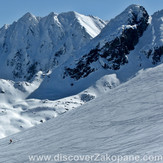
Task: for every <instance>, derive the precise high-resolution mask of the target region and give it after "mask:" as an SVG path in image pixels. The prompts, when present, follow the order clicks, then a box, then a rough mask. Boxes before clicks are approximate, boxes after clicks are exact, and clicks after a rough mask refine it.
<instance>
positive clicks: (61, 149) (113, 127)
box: [0, 64, 163, 163]
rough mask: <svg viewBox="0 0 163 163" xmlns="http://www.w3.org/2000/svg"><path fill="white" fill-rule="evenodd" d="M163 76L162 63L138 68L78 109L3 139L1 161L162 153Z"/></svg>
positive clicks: (19, 161) (1, 142)
mask: <svg viewBox="0 0 163 163" xmlns="http://www.w3.org/2000/svg"><path fill="white" fill-rule="evenodd" d="M162 74H163V64H161V65H160V66H158V67H155V68H151V69H148V70H145V71H144V70H141V71H140V72H139V73H138V75H137V76H136V77H135V78H133V79H131V80H130V81H128V82H126V83H125V84H122V85H120V86H118V87H116V88H115V89H112V91H110V92H109V93H108V94H106V95H104V96H102V97H99V98H97V99H96V100H93V101H92V102H90V103H88V104H86V105H83V106H82V107H80V108H78V109H76V110H73V111H70V112H69V113H67V114H65V115H62V116H60V117H58V118H55V119H53V120H51V121H49V122H47V123H44V124H42V125H39V126H36V127H34V128H31V129H29V130H25V131H23V132H21V133H18V134H16V135H12V136H11V137H7V138H5V139H1V140H0V147H1V148H0V162H5V163H11V162H13V163H22V162H24V163H27V162H29V158H28V156H29V155H35V156H36V158H35V159H37V155H52V156H51V158H50V160H49V161H52V162H53V161H54V160H52V159H53V156H54V155H57V154H64V155H93V154H96V153H99V154H109V155H114V156H115V155H117V156H118V155H122V156H124V155H136V156H137V155H140V157H143V156H144V155H153V156H157V155H162V151H163V127H162V125H163V119H162V115H163V109H162V107H163V101H162V96H163V84H162V83H163V79H162ZM10 138H12V140H13V144H10V145H9V144H8V143H9V139H10ZM43 162H44V161H43ZM66 162H70V161H66ZM85 162H86V161H85ZM90 162H91V161H90ZM92 162H94V161H92ZM100 162H102V161H100ZM112 162H115V161H112ZM117 162H118V161H117ZM124 162H125V161H124ZM132 162H134V161H132ZM135 162H137V160H136V161H135ZM140 162H142V163H144V162H145V161H140ZM156 162H157V161H156ZM158 162H159V161H158Z"/></svg>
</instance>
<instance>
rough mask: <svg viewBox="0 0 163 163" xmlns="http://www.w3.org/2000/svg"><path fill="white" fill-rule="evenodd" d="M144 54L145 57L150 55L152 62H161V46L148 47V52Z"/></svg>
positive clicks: (162, 47)
mask: <svg viewBox="0 0 163 163" xmlns="http://www.w3.org/2000/svg"><path fill="white" fill-rule="evenodd" d="M145 55H146V56H147V58H149V57H150V56H152V63H153V64H157V63H158V62H161V56H162V55H163V46H160V47H155V48H153V49H150V50H148V52H145Z"/></svg>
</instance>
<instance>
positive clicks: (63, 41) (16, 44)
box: [0, 12, 106, 80]
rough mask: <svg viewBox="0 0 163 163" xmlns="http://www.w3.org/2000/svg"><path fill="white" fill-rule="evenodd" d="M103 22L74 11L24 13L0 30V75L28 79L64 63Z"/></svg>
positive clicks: (86, 41) (94, 33) (99, 29)
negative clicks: (39, 15)
mask: <svg viewBox="0 0 163 163" xmlns="http://www.w3.org/2000/svg"><path fill="white" fill-rule="evenodd" d="M105 25H106V22H105V21H103V20H101V19H99V18H97V17H93V16H84V15H81V14H78V13H76V12H67V13H61V14H55V13H50V14H49V15H48V16H46V17H43V18H40V17H35V16H34V15H32V14H30V13H27V14H25V15H24V16H23V17H22V18H20V19H19V20H18V21H17V22H14V23H13V24H11V25H5V26H3V27H2V28H1V29H0V69H3V71H0V77H1V78H5V79H11V80H30V79H32V78H33V77H34V75H35V74H36V73H37V72H39V71H43V72H44V73H47V72H48V71H50V70H51V69H52V68H55V67H57V66H58V65H61V64H62V63H64V62H65V61H66V60H67V59H68V58H69V57H70V56H71V55H72V54H73V52H75V51H76V50H79V49H80V48H81V47H82V46H83V45H85V44H87V43H88V42H89V41H90V40H91V39H92V38H94V37H95V36H97V35H98V34H99V33H100V31H101V29H102V28H103V27H104V26H105Z"/></svg>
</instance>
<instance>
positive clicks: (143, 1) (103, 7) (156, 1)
mask: <svg viewBox="0 0 163 163" xmlns="http://www.w3.org/2000/svg"><path fill="white" fill-rule="evenodd" d="M130 4H140V5H143V6H144V7H145V8H146V9H147V11H148V13H149V14H153V13H154V12H155V11H157V10H161V9H163V0H0V20H1V21H0V27H1V26H3V25H4V24H11V23H12V22H13V21H16V20H18V19H19V18H20V17H21V16H23V15H24V14H25V13H26V12H30V13H32V14H34V15H36V16H46V15H48V14H49V13H50V12H52V11H53V12H56V13H61V12H65V11H76V12H79V13H81V14H85V15H94V16H98V17H100V18H102V19H104V20H109V19H111V18H114V17H115V16H116V15H117V14H119V13H120V12H122V11H123V10H124V9H125V8H126V7H127V6H129V5H130Z"/></svg>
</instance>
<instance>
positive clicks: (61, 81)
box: [0, 5, 163, 138]
mask: <svg viewBox="0 0 163 163" xmlns="http://www.w3.org/2000/svg"><path fill="white" fill-rule="evenodd" d="M162 47H163V11H158V12H156V13H154V14H153V15H152V16H149V15H148V13H147V11H146V10H145V8H144V7H142V6H139V5H131V6H129V7H127V8H126V10H124V11H123V12H122V13H121V14H119V15H118V16H116V17H115V18H113V19H111V20H110V21H109V22H108V23H106V22H105V21H103V20H101V19H99V18H97V17H93V16H84V15H81V14H78V13H76V12H67V13H61V14H55V13H50V14H49V15H48V16H46V17H43V18H41V17H35V16H34V15H32V14H30V13H27V14H25V15H24V16H23V17H22V18H20V19H19V20H18V21H17V22H14V23H13V24H11V25H5V26H4V27H2V28H1V29H0V78H2V79H0V138H2V137H6V136H8V135H11V134H13V133H15V132H18V131H21V130H24V129H26V128H28V127H31V126H35V125H37V124H40V123H42V122H45V121H47V120H49V119H52V118H54V117H56V116H58V115H62V114H64V113H65V112H67V111H68V110H72V109H74V108H77V107H79V106H81V105H83V104H86V103H87V102H89V101H91V100H93V99H95V98H97V97H100V96H101V95H103V94H104V93H107V92H110V91H111V89H114V88H115V87H117V86H119V85H121V84H122V83H123V82H126V81H128V80H130V79H131V78H132V77H134V76H136V75H137V73H138V72H139V71H140V70H141V69H146V68H151V67H155V66H156V65H158V64H160V63H162V54H163V48H162ZM109 98H110V96H109ZM6 126H7V127H6Z"/></svg>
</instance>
